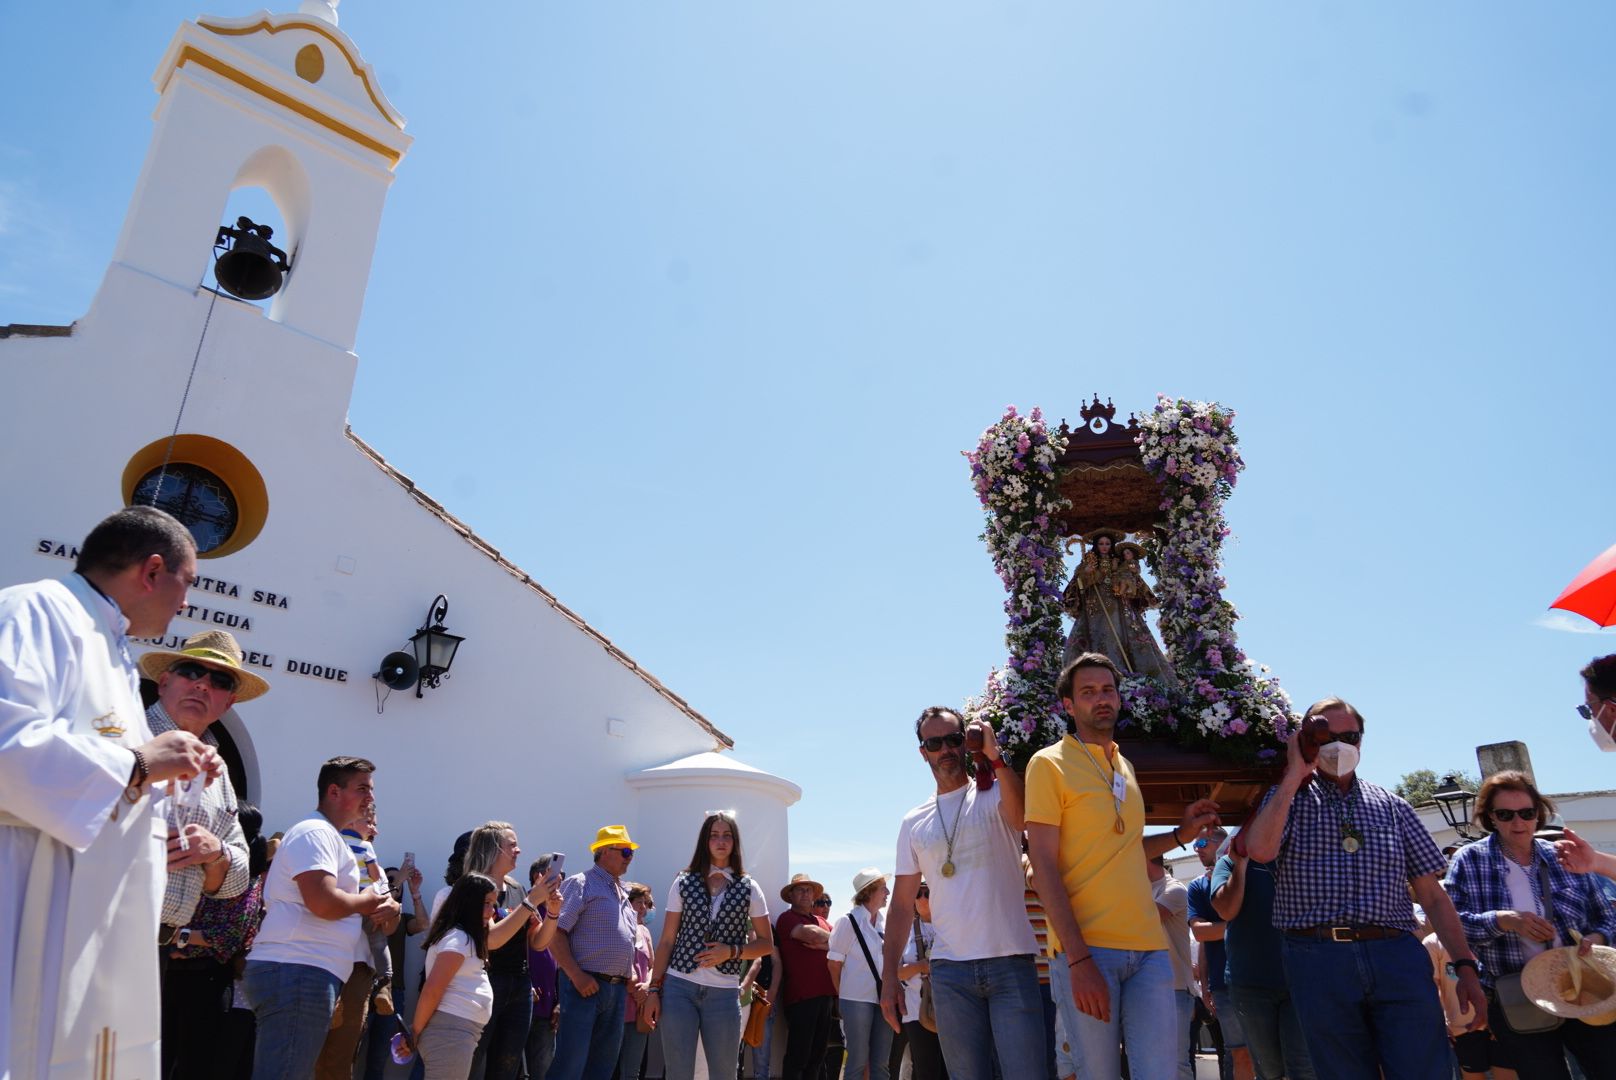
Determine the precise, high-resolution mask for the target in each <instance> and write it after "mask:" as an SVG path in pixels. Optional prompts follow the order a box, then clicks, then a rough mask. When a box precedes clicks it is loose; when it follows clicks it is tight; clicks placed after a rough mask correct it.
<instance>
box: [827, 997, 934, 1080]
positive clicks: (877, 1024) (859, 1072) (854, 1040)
mask: <svg viewBox="0 0 1616 1080" xmlns="http://www.w3.org/2000/svg"><path fill="white" fill-rule="evenodd" d="M936 993H937V989H936V986H935V985H933V987H932V994H933V995H934V996H935V995H936ZM840 1000H841V1003H842V1040H843V1042H845V1043H846V1044H847V1060H846V1061H845V1062H843V1063H842V1080H859V1078H860V1077H862V1076H863V1075H864V1068H865V1066H869V1069H870V1080H887V1078H888V1076H889V1075H890V1074H889V1073H888V1072H887V1055H888V1054H890V1053H891V1052H892V1028H891V1027H890V1026H889V1025H888V1024H887V1021H886V1017H884V1016H882V1015H881V1006H879V1005H876V1004H874V1003H873V1002H869V1001H854V1000H852V999H851V998H842V999H840ZM937 1026H938V1027H942V1026H943V1025H942V1024H941V1023H939V1024H938V1025H937Z"/></svg>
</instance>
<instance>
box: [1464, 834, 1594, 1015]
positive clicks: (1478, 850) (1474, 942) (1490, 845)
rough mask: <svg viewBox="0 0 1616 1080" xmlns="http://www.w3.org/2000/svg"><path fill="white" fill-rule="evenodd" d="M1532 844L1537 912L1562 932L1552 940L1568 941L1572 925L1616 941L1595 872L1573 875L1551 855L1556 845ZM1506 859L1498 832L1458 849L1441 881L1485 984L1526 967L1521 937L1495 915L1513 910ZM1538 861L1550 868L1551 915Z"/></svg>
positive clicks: (1529, 875) (1530, 877)
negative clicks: (1473, 953)
mask: <svg viewBox="0 0 1616 1080" xmlns="http://www.w3.org/2000/svg"><path fill="white" fill-rule="evenodd" d="M1532 847H1533V849H1534V857H1533V860H1532V868H1531V869H1530V870H1528V871H1527V874H1526V876H1527V880H1529V881H1530V882H1531V883H1532V898H1533V899H1534V900H1536V901H1537V905H1538V910H1537V912H1535V914H1539V915H1542V916H1543V917H1544V918H1546V919H1548V920H1549V921H1550V922H1552V923H1553V924H1554V925H1555V928H1556V929H1557V930H1559V931H1560V940H1559V941H1557V942H1555V943H1554V944H1556V945H1569V944H1571V941H1572V938H1571V934H1570V933H1569V931H1571V930H1573V929H1575V930H1576V931H1577V932H1578V933H1582V934H1592V933H1595V932H1597V933H1601V934H1604V935H1605V941H1606V942H1607V943H1608V942H1611V941H1616V909H1612V908H1611V906H1610V903H1609V901H1607V900H1606V899H1605V895H1604V893H1603V892H1602V891H1601V890H1600V888H1599V885H1598V882H1597V881H1596V879H1595V876H1594V875H1593V874H1573V873H1572V872H1571V871H1569V870H1567V869H1566V868H1565V867H1563V866H1561V865H1560V861H1559V860H1558V859H1556V858H1555V857H1554V848H1553V847H1552V846H1550V845H1549V844H1547V843H1545V842H1544V841H1542V840H1535V841H1533V842H1532ZM1508 858H1509V856H1507V855H1505V854H1504V852H1503V849H1502V848H1501V847H1499V844H1498V837H1497V835H1496V834H1495V835H1492V836H1489V837H1487V839H1485V840H1480V841H1477V842H1476V843H1474V844H1469V845H1467V846H1465V847H1462V848H1460V849H1459V850H1458V852H1457V853H1456V854H1455V855H1454V857H1453V865H1452V866H1450V867H1449V868H1448V877H1447V880H1446V881H1444V882H1443V883H1442V884H1443V885H1444V886H1445V887H1446V888H1447V890H1448V896H1449V898H1450V899H1452V900H1453V906H1454V907H1455V908H1457V909H1458V910H1459V921H1460V922H1461V923H1463V924H1464V932H1465V938H1466V940H1468V941H1469V942H1470V945H1471V948H1473V949H1475V950H1476V959H1477V960H1479V961H1480V962H1481V981H1482V982H1483V983H1484V984H1485V985H1487V986H1489V987H1490V986H1492V985H1493V980H1494V979H1497V978H1498V977H1499V976H1500V975H1511V974H1514V973H1515V972H1517V971H1519V970H1521V968H1523V967H1525V966H1526V956H1525V954H1524V953H1522V951H1521V939H1520V936H1519V935H1517V934H1513V933H1510V932H1509V931H1507V930H1500V929H1499V928H1498V915H1499V913H1500V912H1504V911H1510V910H1513V908H1514V904H1512V903H1511V902H1510V898H1509V886H1508V885H1506V884H1505V881H1504V874H1505V873H1506V871H1507V867H1506V865H1505V863H1506V860H1507V859H1508ZM1539 865H1543V866H1547V867H1548V871H1549V889H1550V891H1551V892H1552V893H1553V897H1552V899H1553V911H1552V913H1550V912H1548V911H1545V910H1544V904H1543V895H1542V893H1543V889H1542V886H1541V884H1540V883H1539V881H1538V866H1539Z"/></svg>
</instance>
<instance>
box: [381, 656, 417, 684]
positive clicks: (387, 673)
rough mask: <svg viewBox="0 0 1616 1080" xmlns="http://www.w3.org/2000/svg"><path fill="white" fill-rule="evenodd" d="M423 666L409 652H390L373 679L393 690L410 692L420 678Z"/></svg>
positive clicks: (383, 659)
mask: <svg viewBox="0 0 1616 1080" xmlns="http://www.w3.org/2000/svg"><path fill="white" fill-rule="evenodd" d="M420 674H421V666H420V665H419V664H417V663H416V662H415V657H413V656H411V655H410V654H409V653H407V652H390V653H388V654H387V655H386V656H384V657H382V667H381V670H380V671H378V672H376V674H374V675H372V676H371V678H372V679H375V680H376V681H377V682H379V683H382V684H384V685H385V686H387V687H388V688H389V689H391V690H408V689H409V688H410V687H412V686H414V685H415V680H416V679H417V678H419V677H420Z"/></svg>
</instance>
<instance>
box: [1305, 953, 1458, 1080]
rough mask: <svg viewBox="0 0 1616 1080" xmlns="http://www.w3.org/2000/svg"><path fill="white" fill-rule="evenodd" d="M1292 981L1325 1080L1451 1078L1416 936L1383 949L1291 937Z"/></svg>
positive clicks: (1444, 1033)
mask: <svg viewBox="0 0 1616 1080" xmlns="http://www.w3.org/2000/svg"><path fill="white" fill-rule="evenodd" d="M1285 977H1286V981H1287V982H1289V983H1290V988H1291V1000H1292V1001H1293V1002H1294V1003H1295V1006H1296V1015H1297V1016H1298V1017H1300V1018H1301V1021H1302V1031H1303V1033H1304V1034H1305V1035H1306V1037H1307V1050H1308V1054H1309V1055H1310V1056H1311V1057H1312V1059H1313V1071H1314V1074H1315V1075H1316V1076H1318V1078H1319V1080H1378V1078H1379V1077H1381V1076H1382V1074H1383V1073H1384V1076H1385V1080H1428V1078H1430V1077H1440V1076H1446V1075H1448V1071H1449V1060H1450V1059H1449V1057H1448V1029H1447V1024H1446V1023H1445V1022H1444V1020H1443V1017H1442V1005H1441V1003H1440V1002H1439V1001H1438V1000H1437V996H1436V984H1435V983H1433V982H1432V981H1431V957H1430V955H1429V954H1428V953H1427V952H1426V951H1425V947H1424V946H1423V945H1421V944H1420V942H1419V939H1418V938H1416V937H1415V936H1414V935H1413V934H1399V935H1397V936H1396V937H1391V938H1386V939H1384V940H1381V941H1317V940H1315V939H1313V938H1302V937H1291V936H1289V935H1286V937H1285Z"/></svg>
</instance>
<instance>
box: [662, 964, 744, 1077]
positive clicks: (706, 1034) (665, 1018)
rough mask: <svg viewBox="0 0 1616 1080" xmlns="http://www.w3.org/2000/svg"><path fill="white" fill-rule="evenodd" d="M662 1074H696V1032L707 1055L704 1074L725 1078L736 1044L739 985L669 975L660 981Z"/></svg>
mask: <svg viewBox="0 0 1616 1080" xmlns="http://www.w3.org/2000/svg"><path fill="white" fill-rule="evenodd" d="M657 1028H658V1030H660V1031H661V1032H662V1062H663V1066H664V1072H663V1075H664V1076H665V1077H666V1078H667V1080H691V1077H694V1076H695V1075H696V1037H697V1036H698V1035H699V1036H700V1037H701V1047H702V1051H703V1053H704V1055H705V1056H706V1058H707V1075H708V1076H710V1077H714V1078H717V1077H724V1078H725V1080H728V1077H729V1075H730V1073H732V1072H734V1071H735V1064H736V1056H735V1055H736V1051H737V1050H738V1048H739V1047H740V1045H741V990H740V985H739V983H737V984H736V985H735V986H725V987H722V988H720V987H717V986H703V985H701V984H700V983H696V982H692V981H690V980H689V979H681V978H679V977H678V976H676V975H669V976H668V977H667V978H666V979H664V980H663V982H662V1019H661V1020H660V1021H658V1022H657Z"/></svg>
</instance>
